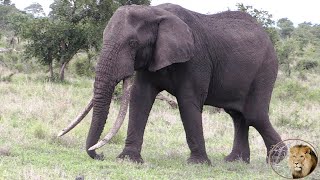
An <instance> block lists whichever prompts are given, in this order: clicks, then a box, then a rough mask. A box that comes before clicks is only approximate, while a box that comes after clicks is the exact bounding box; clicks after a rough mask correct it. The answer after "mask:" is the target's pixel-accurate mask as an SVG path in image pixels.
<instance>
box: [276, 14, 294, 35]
mask: <svg viewBox="0 0 320 180" xmlns="http://www.w3.org/2000/svg"><path fill="white" fill-rule="evenodd" d="M277 26H278V27H279V28H280V36H281V38H289V37H291V35H292V33H293V31H294V26H293V22H292V21H290V20H289V19H288V18H281V19H279V20H278V22H277Z"/></svg>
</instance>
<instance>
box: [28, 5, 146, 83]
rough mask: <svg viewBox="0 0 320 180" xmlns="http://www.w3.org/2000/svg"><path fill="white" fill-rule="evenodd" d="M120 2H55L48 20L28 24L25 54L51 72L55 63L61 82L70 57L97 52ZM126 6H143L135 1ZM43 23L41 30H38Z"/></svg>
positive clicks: (40, 19)
mask: <svg viewBox="0 0 320 180" xmlns="http://www.w3.org/2000/svg"><path fill="white" fill-rule="evenodd" d="M123 3H124V1H114V0H98V1H91V0H77V1H76V0H55V1H54V2H53V3H52V4H51V5H50V8H51V9H52V11H51V12H50V14H49V17H47V18H46V17H43V18H37V19H34V22H32V23H29V25H28V28H29V31H28V32H29V33H26V34H25V36H24V37H25V38H27V39H29V44H28V45H27V49H26V51H27V53H29V54H30V55H33V56H35V57H37V58H39V60H40V61H41V62H42V63H43V64H46V65H49V67H50V68H49V69H52V62H53V61H54V60H55V61H57V62H58V63H59V64H60V66H61V67H60V80H61V81H63V80H64V70H65V67H66V66H67V64H68V63H69V61H70V60H71V59H72V57H73V56H74V55H75V54H77V53H78V52H79V51H80V50H85V51H87V52H88V57H89V58H90V57H92V56H91V55H90V53H89V52H91V51H92V50H95V51H98V50H99V49H100V47H101V44H102V34H103V30H104V28H105V26H106V23H107V21H108V20H109V19H110V17H111V16H112V14H113V12H114V11H115V10H116V9H117V8H118V7H119V6H121V5H122V4H123ZM130 3H138V4H139V3H147V4H150V1H149V0H138V1H137V0H136V1H131V2H130ZM41 23H43V27H41Z"/></svg>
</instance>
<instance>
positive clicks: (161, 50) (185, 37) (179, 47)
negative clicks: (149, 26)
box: [149, 14, 194, 71]
mask: <svg viewBox="0 0 320 180" xmlns="http://www.w3.org/2000/svg"><path fill="white" fill-rule="evenodd" d="M193 51H194V39H193V34H192V32H191V30H190V28H189V26H188V25H187V24H186V23H185V22H183V21H182V20H181V19H180V18H178V17H177V16H175V15H173V14H172V15H171V14H170V15H167V16H165V17H161V18H160V23H159V27H158V36H157V40H156V43H155V49H154V60H153V61H152V62H151V63H150V65H149V71H157V70H159V69H161V68H164V67H166V66H169V65H171V64H173V63H182V62H186V61H189V60H190V59H191V58H192V57H193Z"/></svg>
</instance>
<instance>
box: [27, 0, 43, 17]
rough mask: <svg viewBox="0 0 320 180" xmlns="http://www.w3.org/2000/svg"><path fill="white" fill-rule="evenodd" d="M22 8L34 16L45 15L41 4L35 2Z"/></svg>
mask: <svg viewBox="0 0 320 180" xmlns="http://www.w3.org/2000/svg"><path fill="white" fill-rule="evenodd" d="M24 10H25V11H26V12H27V13H29V14H32V15H33V16H34V17H42V16H45V15H46V14H45V13H44V11H43V8H42V6H41V4H39V3H36V2H34V3H32V4H30V5H29V6H28V7H26V8H24Z"/></svg>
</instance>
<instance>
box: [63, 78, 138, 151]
mask: <svg viewBox="0 0 320 180" xmlns="http://www.w3.org/2000/svg"><path fill="white" fill-rule="evenodd" d="M131 87H132V77H127V78H124V79H123V87H122V96H121V101H120V110H119V113H118V116H117V119H116V121H115V122H114V124H113V127H112V128H111V129H110V130H109V132H108V133H107V135H106V136H105V137H104V138H103V139H102V140H100V141H99V142H98V143H97V144H95V145H93V146H92V147H90V148H89V150H90V151H91V150H95V149H98V148H100V147H102V146H104V145H105V144H107V143H108V142H109V141H110V140H111V139H112V137H114V136H115V135H116V134H117V132H118V131H119V129H120V128H121V126H122V124H123V121H124V119H125V117H126V114H127V109H128V104H129V100H130V92H131ZM93 105H94V103H93V99H91V100H90V102H89V103H88V105H87V106H86V107H85V109H84V110H83V111H82V112H81V113H79V115H78V116H77V117H76V118H75V119H74V120H73V121H72V122H71V123H70V124H69V125H68V126H67V127H66V128H64V129H63V130H62V131H60V132H59V134H58V137H61V136H63V135H65V134H66V133H68V132H69V131H70V130H72V129H73V128H74V127H76V126H77V125H78V124H79V123H80V122H81V121H82V120H83V119H84V117H86V115H87V114H88V113H89V112H90V110H91V109H92V107H93Z"/></svg>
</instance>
